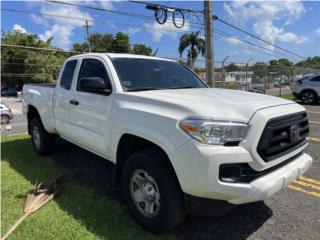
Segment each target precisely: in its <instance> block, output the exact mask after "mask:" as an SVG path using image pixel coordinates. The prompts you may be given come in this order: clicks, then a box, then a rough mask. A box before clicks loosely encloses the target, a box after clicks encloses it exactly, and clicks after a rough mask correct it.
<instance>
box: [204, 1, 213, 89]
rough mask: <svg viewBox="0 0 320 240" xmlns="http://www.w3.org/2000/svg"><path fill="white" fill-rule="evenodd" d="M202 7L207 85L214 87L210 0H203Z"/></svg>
mask: <svg viewBox="0 0 320 240" xmlns="http://www.w3.org/2000/svg"><path fill="white" fill-rule="evenodd" d="M203 7H204V22H205V35H206V77H207V83H208V85H209V87H214V85H215V84H214V58H213V56H214V52H213V26H212V13H211V0H204V2H203Z"/></svg>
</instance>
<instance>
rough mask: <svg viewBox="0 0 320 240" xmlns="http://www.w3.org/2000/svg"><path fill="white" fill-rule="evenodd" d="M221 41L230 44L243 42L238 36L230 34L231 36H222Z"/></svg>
mask: <svg viewBox="0 0 320 240" xmlns="http://www.w3.org/2000/svg"><path fill="white" fill-rule="evenodd" d="M222 41H224V42H226V43H229V44H232V45H240V44H242V43H243V42H242V41H241V40H239V39H238V38H236V37H232V36H231V37H224V38H222Z"/></svg>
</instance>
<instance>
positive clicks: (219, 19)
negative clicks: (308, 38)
mask: <svg viewBox="0 0 320 240" xmlns="http://www.w3.org/2000/svg"><path fill="white" fill-rule="evenodd" d="M214 17H215V19H216V20H218V21H220V22H221V23H223V24H225V25H227V26H229V27H232V28H234V29H236V30H238V31H240V32H243V33H245V34H247V35H249V36H251V37H253V38H255V39H258V40H260V41H262V42H264V43H267V44H269V45H271V46H273V47H275V48H278V49H280V50H282V51H285V52H287V53H290V54H292V55H295V56H297V57H299V58H302V59H306V57H303V56H301V55H299V54H296V53H294V52H292V51H289V50H286V49H284V48H282V47H279V46H277V45H275V44H273V43H271V42H269V41H267V40H264V39H262V38H260V37H258V36H256V35H254V34H252V33H250V32H248V31H246V30H243V29H241V28H239V27H237V26H235V25H233V24H231V23H228V22H226V21H225V20H223V19H221V18H218V17H217V16H214Z"/></svg>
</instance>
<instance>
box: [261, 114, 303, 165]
mask: <svg viewBox="0 0 320 240" xmlns="http://www.w3.org/2000/svg"><path fill="white" fill-rule="evenodd" d="M308 134H309V124H308V118H307V114H306V113H305V112H300V113H295V114H290V115H286V116H282V117H277V118H273V119H271V120H270V121H269V122H268V123H267V125H266V127H265V129H264V131H263V133H262V136H261V138H260V141H259V144H258V147H257V152H258V154H259V155H260V157H261V158H262V159H263V160H264V161H266V162H268V161H271V160H273V159H276V158H279V157H281V156H283V155H285V154H287V153H289V152H291V151H293V150H295V149H297V148H299V147H301V146H303V145H304V144H306V142H307V140H306V138H307V136H308Z"/></svg>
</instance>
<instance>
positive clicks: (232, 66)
mask: <svg viewBox="0 0 320 240" xmlns="http://www.w3.org/2000/svg"><path fill="white" fill-rule="evenodd" d="M225 71H226V72H236V71H240V68H239V66H237V65H236V64H234V63H230V64H229V65H228V66H226V67H225Z"/></svg>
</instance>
